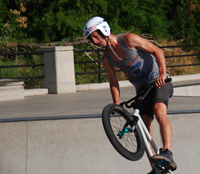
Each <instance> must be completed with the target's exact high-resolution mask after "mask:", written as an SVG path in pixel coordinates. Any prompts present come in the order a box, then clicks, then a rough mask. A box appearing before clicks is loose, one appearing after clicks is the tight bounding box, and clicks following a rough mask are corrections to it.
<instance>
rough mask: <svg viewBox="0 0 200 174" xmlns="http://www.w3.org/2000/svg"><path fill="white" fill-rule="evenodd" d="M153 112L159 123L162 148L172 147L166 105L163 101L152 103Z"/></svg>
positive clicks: (170, 128)
mask: <svg viewBox="0 0 200 174" xmlns="http://www.w3.org/2000/svg"><path fill="white" fill-rule="evenodd" d="M153 109H154V114H155V117H156V120H157V121H158V124H159V125H160V133H161V137H162V142H163V149H167V148H168V149H169V150H171V149H172V127H171V123H170V121H169V118H168V116H167V107H166V105H165V104H164V103H155V104H154V107H153Z"/></svg>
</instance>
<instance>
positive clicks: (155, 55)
mask: <svg viewBox="0 0 200 174" xmlns="http://www.w3.org/2000/svg"><path fill="white" fill-rule="evenodd" d="M83 34H84V36H85V38H87V39H90V40H91V41H92V42H93V43H94V44H96V45H99V46H102V47H106V51H105V53H104V55H103V58H102V63H103V66H104V68H105V70H106V72H107V75H108V79H109V82H110V90H111V94H112V98H113V102H114V103H115V104H120V89H119V83H118V80H117V76H116V72H115V69H114V67H118V68H120V69H121V70H122V71H123V72H124V73H125V75H126V76H127V77H128V79H129V81H130V82H131V83H132V84H133V85H134V86H135V88H136V92H137V93H138V92H140V91H141V90H143V89H144V88H145V86H146V84H147V83H148V81H150V80H152V79H155V84H156V87H155V88H154V89H153V90H152V91H151V92H150V93H149V94H148V96H147V97H146V98H145V100H144V101H143V102H142V103H141V106H140V108H139V109H140V115H141V117H142V119H143V121H144V123H145V125H146V127H147V129H148V130H149V132H150V134H151V135H152V123H153V118H154V115H155V117H156V119H157V121H158V123H159V126H160V133H161V137H162V142H163V148H162V149H160V154H159V155H155V156H153V157H152V158H151V159H150V160H151V161H153V162H156V161H157V160H159V159H165V160H167V161H168V162H169V165H168V166H166V168H167V169H171V170H175V169H176V168H177V165H176V163H175V162H174V160H173V154H172V152H171V148H172V128H171V124H170V122H169V119H168V117H167V106H168V100H169V98H170V97H171V96H172V94H173V86H172V84H171V82H169V83H166V84H165V79H166V78H167V77H169V75H168V74H167V73H166V64H165V57H164V53H163V51H162V50H161V49H160V48H158V47H156V46H155V45H153V44H152V43H150V42H149V41H147V40H145V39H143V38H141V37H140V36H138V35H136V34H133V33H125V34H119V35H113V34H111V33H110V27H109V25H108V23H107V22H106V21H105V20H104V19H103V18H101V17H98V16H96V17H94V18H92V19H90V20H89V21H88V22H87V23H86V24H85V26H84V28H83ZM149 103H151V104H149ZM152 166H153V165H152ZM153 173H155V171H154V169H152V171H151V172H150V174H153Z"/></svg>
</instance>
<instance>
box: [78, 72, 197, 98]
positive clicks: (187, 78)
mask: <svg viewBox="0 0 200 174" xmlns="http://www.w3.org/2000/svg"><path fill="white" fill-rule="evenodd" d="M171 78H172V83H173V85H174V96H200V94H199V93H200V92H197V91H200V74H191V75H180V76H172V77H171ZM198 83H199V85H195V86H194V84H198ZM119 85H120V87H129V86H132V84H131V83H130V82H129V81H128V80H125V81H119ZM181 85H184V86H183V87H176V86H181ZM107 88H109V83H108V82H105V83H91V84H84V85H76V91H87V90H97V89H107Z"/></svg>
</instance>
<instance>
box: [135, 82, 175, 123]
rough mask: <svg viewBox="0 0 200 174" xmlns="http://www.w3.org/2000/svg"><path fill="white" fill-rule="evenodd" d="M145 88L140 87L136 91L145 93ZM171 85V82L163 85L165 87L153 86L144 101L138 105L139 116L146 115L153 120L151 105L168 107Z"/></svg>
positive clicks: (171, 92)
mask: <svg viewBox="0 0 200 174" xmlns="http://www.w3.org/2000/svg"><path fill="white" fill-rule="evenodd" d="M146 89H147V88H146V86H144V87H142V88H141V89H139V90H138V91H137V93H140V92H142V91H146ZM173 91H174V89H173V85H172V83H171V82H168V83H165V85H163V86H161V88H160V89H159V88H158V87H156V86H154V87H153V89H152V90H151V91H150V92H149V94H148V95H147V96H146V97H145V99H144V100H143V101H142V102H141V103H140V105H139V110H140V115H148V116H150V117H151V118H152V119H154V113H153V105H154V104H155V103H164V104H165V105H166V106H167V107H168V101H169V98H171V97H172V95H173Z"/></svg>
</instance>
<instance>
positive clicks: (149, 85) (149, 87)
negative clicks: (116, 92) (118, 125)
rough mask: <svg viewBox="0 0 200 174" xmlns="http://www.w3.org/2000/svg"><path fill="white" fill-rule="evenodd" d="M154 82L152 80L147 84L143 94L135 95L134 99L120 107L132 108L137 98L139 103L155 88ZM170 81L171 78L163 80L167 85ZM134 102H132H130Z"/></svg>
mask: <svg viewBox="0 0 200 174" xmlns="http://www.w3.org/2000/svg"><path fill="white" fill-rule="evenodd" d="M155 80H156V79H153V80H151V81H149V82H148V84H147V91H146V92H144V93H143V94H137V95H136V96H135V97H133V98H131V99H130V100H128V101H124V102H122V103H120V105H121V106H122V107H123V105H125V106H126V107H127V108H131V107H134V106H135V101H136V100H137V99H138V98H139V97H141V98H140V100H139V102H141V101H142V100H143V99H144V98H145V97H146V96H147V94H148V93H149V92H150V91H151V89H152V88H153V87H154V86H155ZM171 81H172V78H167V79H165V83H168V82H171ZM132 101H134V102H132ZM130 102H132V103H131V104H130V105H128V103H130Z"/></svg>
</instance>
